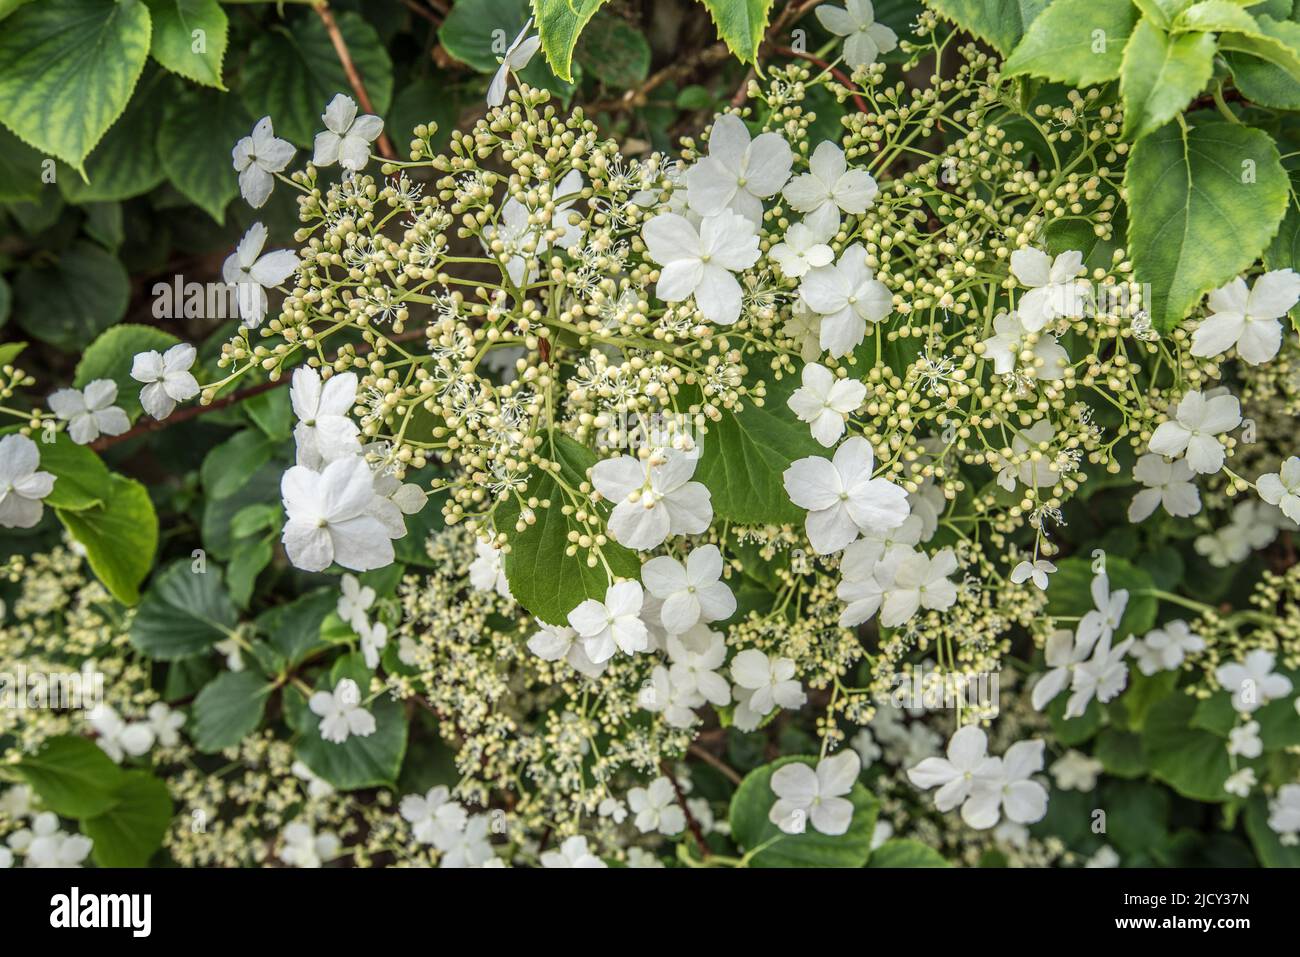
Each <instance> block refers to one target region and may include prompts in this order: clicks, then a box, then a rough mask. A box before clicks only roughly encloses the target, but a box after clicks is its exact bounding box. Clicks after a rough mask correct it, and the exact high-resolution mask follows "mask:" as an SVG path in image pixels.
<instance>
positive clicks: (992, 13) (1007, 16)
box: [926, 0, 1048, 54]
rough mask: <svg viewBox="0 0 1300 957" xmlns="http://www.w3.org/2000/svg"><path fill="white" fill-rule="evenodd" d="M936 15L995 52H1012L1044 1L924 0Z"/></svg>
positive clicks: (1042, 6)
mask: <svg viewBox="0 0 1300 957" xmlns="http://www.w3.org/2000/svg"><path fill="white" fill-rule="evenodd" d="M926 2H927V4H928V5H929V6H930V7H931V8H932V9H934V10H935V11H936V12H937V13H938V14H939V15H940V16H942V17H946V18H947V19H949V20H951V21H952V22H953V23H955V24H957V25H958V26H959V27H961V28H962V29H964V30H967V31H969V32H970V33H973V34H975V36H977V37H979V38H980V39H981V40H987V41H988V42H989V43H990V44H992V45H993V47H994V49H996V50H997V51H998V52H999V53H1002V54H1008V53H1010V52H1011V51H1012V50H1014V49H1015V47H1016V44H1017V43H1019V42H1020V38H1021V37H1023V36H1024V35H1025V33H1026V31H1027V30H1028V29H1029V27H1030V25H1031V24H1033V22H1034V21H1035V20H1036V19H1037V18H1038V15H1039V14H1040V13H1042V12H1043V10H1044V9H1046V7H1047V4H1048V0H926Z"/></svg>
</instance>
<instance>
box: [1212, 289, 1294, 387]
mask: <svg viewBox="0 0 1300 957" xmlns="http://www.w3.org/2000/svg"><path fill="white" fill-rule="evenodd" d="M1208 302H1209V306H1210V310H1211V312H1210V315H1208V316H1206V317H1205V318H1204V319H1203V320H1201V324H1200V325H1199V326H1197V327H1196V331H1195V332H1193V333H1192V355H1194V356H1218V355H1222V354H1223V353H1225V352H1227V351H1228V350H1229V349H1231V348H1232V347H1233V346H1236V347H1237V355H1239V356H1240V357H1241V360H1242V361H1243V362H1245V363H1246V364H1248V365H1259V364H1260V363H1261V362H1267V361H1268V360H1269V359H1272V358H1273V357H1274V356H1275V355H1277V351H1278V349H1280V348H1281V347H1282V323H1281V322H1279V321H1278V320H1280V319H1281V318H1282V317H1283V316H1285V315H1286V314H1287V313H1288V312H1289V311H1290V310H1291V307H1293V306H1294V305H1295V304H1296V303H1297V302H1300V275H1297V274H1296V273H1295V272H1294V271H1293V270H1290V269H1276V270H1273V271H1272V272H1266V273H1264V274H1263V275H1262V276H1260V277H1259V278H1258V279H1256V280H1255V285H1254V286H1253V288H1251V289H1250V290H1249V292H1248V291H1247V289H1246V281H1245V280H1244V279H1242V278H1241V277H1240V276H1238V277H1237V278H1236V279H1234V280H1232V282H1230V283H1228V284H1227V285H1226V286H1223V287H1221V288H1219V289H1216V290H1214V291H1213V292H1212V293H1210V295H1209V299H1208Z"/></svg>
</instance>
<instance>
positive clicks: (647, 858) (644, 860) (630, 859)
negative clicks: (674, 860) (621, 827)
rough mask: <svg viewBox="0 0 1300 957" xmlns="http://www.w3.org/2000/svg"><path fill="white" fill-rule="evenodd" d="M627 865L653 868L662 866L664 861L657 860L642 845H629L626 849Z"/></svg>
mask: <svg viewBox="0 0 1300 957" xmlns="http://www.w3.org/2000/svg"><path fill="white" fill-rule="evenodd" d="M627 866H628V867H633V868H655V867H663V866H664V862H663V861H661V860H659V858H657V857H655V856H654V855H653V854H651V853H650V852H649V851H647V850H646V849H645V848H644V847H629V848H628V849H627Z"/></svg>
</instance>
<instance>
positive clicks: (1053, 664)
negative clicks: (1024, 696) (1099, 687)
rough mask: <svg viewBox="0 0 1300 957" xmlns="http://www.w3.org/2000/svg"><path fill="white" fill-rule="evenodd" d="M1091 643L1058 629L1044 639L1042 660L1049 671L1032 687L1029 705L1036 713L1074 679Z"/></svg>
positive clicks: (1090, 649)
mask: <svg viewBox="0 0 1300 957" xmlns="http://www.w3.org/2000/svg"><path fill="white" fill-rule="evenodd" d="M1090 651H1092V644H1091V643H1089V642H1086V641H1079V640H1078V639H1077V638H1076V636H1075V634H1074V632H1072V631H1069V630H1067V629H1065V628H1058V629H1057V630H1056V631H1054V632H1052V634H1051V635H1049V636H1048V638H1047V646H1046V648H1045V649H1044V652H1043V658H1044V660H1045V661H1046V662H1047V667H1048V669H1049V670H1048V671H1047V672H1046V673H1045V674H1044V675H1043V676H1042V677H1041V678H1039V679H1038V681H1037V682H1036V683H1035V684H1034V689H1033V692H1032V693H1031V695H1030V698H1029V700H1030V703H1031V704H1032V705H1033V706H1034V710H1035V711H1042V710H1043V709H1044V708H1045V707H1047V705H1048V703H1049V702H1051V701H1052V700H1053V699H1054V698H1055V697H1056V696H1057V695H1059V694H1060V693H1061V692H1062V691H1064V690H1065V688H1066V687H1067V686H1069V684H1070V682H1071V681H1073V680H1074V670H1075V669H1076V668H1077V667H1078V666H1079V665H1080V664H1082V663H1083V662H1084V661H1086V660H1087V659H1088V653H1089V652H1090Z"/></svg>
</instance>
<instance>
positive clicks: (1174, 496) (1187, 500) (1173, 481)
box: [1128, 452, 1201, 522]
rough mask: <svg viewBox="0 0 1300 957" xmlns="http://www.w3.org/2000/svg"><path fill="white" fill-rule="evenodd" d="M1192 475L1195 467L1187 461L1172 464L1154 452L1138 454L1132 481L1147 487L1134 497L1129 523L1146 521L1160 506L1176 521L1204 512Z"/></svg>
mask: <svg viewBox="0 0 1300 957" xmlns="http://www.w3.org/2000/svg"><path fill="white" fill-rule="evenodd" d="M1193 475H1195V473H1194V472H1193V471H1192V467H1191V466H1190V465H1188V464H1187V462H1186V460H1184V459H1176V460H1175V461H1173V462H1170V461H1168V460H1167V459H1166V458H1165V457H1164V456H1163V455H1157V454H1155V453H1154V452H1148V453H1147V454H1145V455H1139V456H1138V460H1137V462H1136V463H1135V464H1134V466H1133V478H1134V479H1135V480H1137V481H1138V482H1141V483H1142V484H1143V485H1145V486H1146V488H1144V489H1143V490H1142V491H1140V492H1138V493H1137V494H1136V495H1134V496H1133V501H1132V502H1131V503H1130V504H1129V507H1128V520H1129V521H1130V522H1141V521H1145V520H1146V519H1148V518H1150V517H1151V513H1152V512H1154V511H1155V510H1156V507H1157V506H1163V507H1164V510H1165V511H1166V512H1168V513H1169V514H1170V515H1173V516H1174V517H1175V518H1186V517H1187V516H1189V515H1195V514H1196V513H1197V512H1199V511H1200V510H1201V493H1200V492H1199V491H1198V490H1197V488H1196V483H1195V482H1193V481H1192V476H1193Z"/></svg>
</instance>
